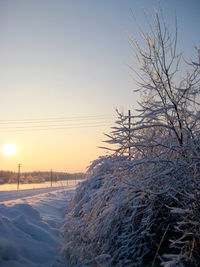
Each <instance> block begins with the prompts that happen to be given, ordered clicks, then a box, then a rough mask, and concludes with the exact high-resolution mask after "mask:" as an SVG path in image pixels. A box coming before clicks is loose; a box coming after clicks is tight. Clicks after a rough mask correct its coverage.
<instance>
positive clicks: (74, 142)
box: [0, 0, 200, 172]
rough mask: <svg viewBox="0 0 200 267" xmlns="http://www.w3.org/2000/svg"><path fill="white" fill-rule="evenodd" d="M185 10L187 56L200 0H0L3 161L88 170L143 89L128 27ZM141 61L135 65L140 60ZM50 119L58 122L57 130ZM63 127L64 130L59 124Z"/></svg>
mask: <svg viewBox="0 0 200 267" xmlns="http://www.w3.org/2000/svg"><path fill="white" fill-rule="evenodd" d="M159 7H161V8H162V11H163V13H164V16H165V18H166V21H167V25H168V26H169V28H171V29H172V30H173V26H174V20H175V19H174V17H175V15H177V19H178V40H179V43H178V45H179V49H180V50H181V51H184V52H185V56H186V59H189V58H190V57H191V56H194V51H195V50H194V46H195V45H199V46H200V18H199V10H200V1H199V0H190V1H186V0H167V1H164V0H163V1H153V0H125V1H124V0H101V1H97V0H95V1H94V0H84V1H83V0H79V1H78V0H58V1H53V0H18V1H15V0H0V38H1V41H0V73H1V75H0V99H1V102H0V147H2V146H3V145H4V144H14V145H15V146H16V148H17V150H16V153H15V154H14V155H13V156H12V157H6V156H5V154H3V153H0V169H3V170H12V171H16V170H17V165H18V164H19V163H20V164H22V167H21V168H22V171H32V170H37V171H39V170H41V171H42V170H49V169H53V170H55V171H65V172H79V171H85V170H86V168H87V166H89V164H90V162H91V161H92V160H95V159H96V158H97V157H98V156H100V155H103V154H105V151H103V150H101V149H99V148H98V147H99V146H102V145H104V144H103V143H102V141H103V140H105V139H106V138H105V136H104V133H109V132H110V127H111V126H113V125H114V121H115V119H116V112H115V109H116V108H118V109H119V110H121V111H123V112H124V113H127V112H128V109H131V112H132V113H134V109H135V108H136V107H137V100H138V98H139V96H138V95H136V94H134V93H133V90H134V89H137V85H136V83H135V82H134V79H133V73H131V70H130V67H129V66H132V65H133V64H134V63H133V59H132V53H131V48H130V45H129V42H128V37H127V32H130V33H132V34H133V35H134V36H135V37H136V38H139V37H138V29H137V25H136V23H135V21H134V20H133V18H132V15H131V10H133V12H134V14H135V15H136V18H137V19H138V21H139V22H140V24H141V25H142V27H143V28H144V29H148V27H147V21H146V20H145V16H144V10H145V12H150V13H153V11H154V10H157V9H158V8H159ZM134 67H135V66H134ZM52 128H53V129H52ZM60 128H62V129H60Z"/></svg>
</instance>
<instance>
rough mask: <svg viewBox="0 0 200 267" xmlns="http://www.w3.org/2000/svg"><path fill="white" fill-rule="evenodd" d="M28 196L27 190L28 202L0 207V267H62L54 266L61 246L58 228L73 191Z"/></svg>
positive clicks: (61, 235) (11, 202)
mask: <svg viewBox="0 0 200 267" xmlns="http://www.w3.org/2000/svg"><path fill="white" fill-rule="evenodd" d="M32 193H33V196H32V197H31V196H30V195H31V192H30V190H29V194H28V196H29V197H28V198H24V199H23V200H20V201H18V200H13V201H9V202H5V203H6V204H1V205H0V266H2V267H13V266H15V267H22V266H29V267H35V266H37V267H45V266H48V267H49V266H53V265H54V264H55V265H54V266H62V264H61V262H60V263H58V265H56V264H57V263H56V262H59V256H58V255H59V253H60V252H59V251H60V249H61V247H62V244H63V234H62V232H61V231H60V228H61V226H62V225H63V222H64V215H65V208H66V202H67V201H68V200H69V199H71V197H72V195H73V190H72V189H71V190H69V189H68V190H67V189H63V188H62V189H61V188H59V190H58V189H57V190H55V189H54V190H52V192H49V193H46V194H44V193H43V194H40V195H37V196H34V193H35V190H33V192H32ZM19 194H20V192H19ZM22 196H23V197H24V195H23V193H22ZM2 198H3V196H2ZM5 200H7V198H6V199H5Z"/></svg>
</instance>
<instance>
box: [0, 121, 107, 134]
mask: <svg viewBox="0 0 200 267" xmlns="http://www.w3.org/2000/svg"><path fill="white" fill-rule="evenodd" d="M107 126H111V124H110V123H108V124H98V125H83V126H62V127H51V128H50V127H49V128H47V127H46V128H45V127H43V128H25V129H24V128H23V129H19V128H18V129H9V130H8V129H3V130H2V129H1V128H0V133H8V132H27V131H46V130H67V129H80V128H99V127H107ZM41 127H42V126H41Z"/></svg>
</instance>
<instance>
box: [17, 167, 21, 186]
mask: <svg viewBox="0 0 200 267" xmlns="http://www.w3.org/2000/svg"><path fill="white" fill-rule="evenodd" d="M20 168H21V164H18V175H17V189H19V182H20Z"/></svg>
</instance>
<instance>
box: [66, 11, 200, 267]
mask: <svg viewBox="0 0 200 267" xmlns="http://www.w3.org/2000/svg"><path fill="white" fill-rule="evenodd" d="M154 23H155V24H154V25H152V27H151V28H150V33H148V34H146V33H144V32H142V37H143V38H144V41H145V44H146V48H145V49H144V50H142V49H141V48H140V47H139V46H138V43H137V42H136V41H135V40H134V39H133V38H131V44H132V45H133V49H134V51H135V53H136V58H137V59H138V61H139V66H140V71H141V74H140V75H139V76H140V78H141V80H140V82H139V85H140V88H139V90H140V91H141V93H142V95H143V96H145V98H144V99H142V101H141V102H140V109H139V110H137V115H136V116H134V117H131V119H134V121H133V123H132V124H131V125H130V123H129V125H127V117H126V116H123V114H120V113H118V115H119V118H118V120H117V122H116V126H115V127H113V129H112V132H111V134H109V135H107V137H108V140H107V143H108V144H109V145H112V149H111V150H112V151H114V152H113V154H112V155H111V156H109V157H102V158H100V159H98V160H96V161H94V162H93V164H92V165H91V167H90V169H89V171H88V175H89V179H88V180H87V181H85V182H84V183H82V184H81V185H80V186H79V187H78V188H77V193H76V196H75V198H74V200H73V202H72V203H71V205H72V206H71V212H70V213H69V214H68V216H67V218H66V225H65V232H66V240H67V244H66V252H67V255H68V258H69V261H70V263H71V266H84V265H85V266H165V267H172V266H194V267H197V266H199V263H200V163H199V162H200V131H199V130H200V117H199V114H200V111H199V106H200V103H198V99H199V95H200V82H199V81H200V77H199V74H200V70H199V69H200V68H199V67H200V65H199V64H197V63H194V62H193V63H191V64H190V65H189V70H188V71H187V72H186V74H185V77H184V78H183V79H182V80H181V81H180V76H179V67H180V65H179V63H180V60H181V55H180V54H177V53H176V43H177V39H176V38H177V34H176V33H175V36H174V37H171V36H172V35H171V34H169V32H168V29H167V28H166V26H165V24H164V23H163V24H162V21H160V19H159V17H158V15H157V14H156V15H155V20H154ZM129 122H130V120H129Z"/></svg>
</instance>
